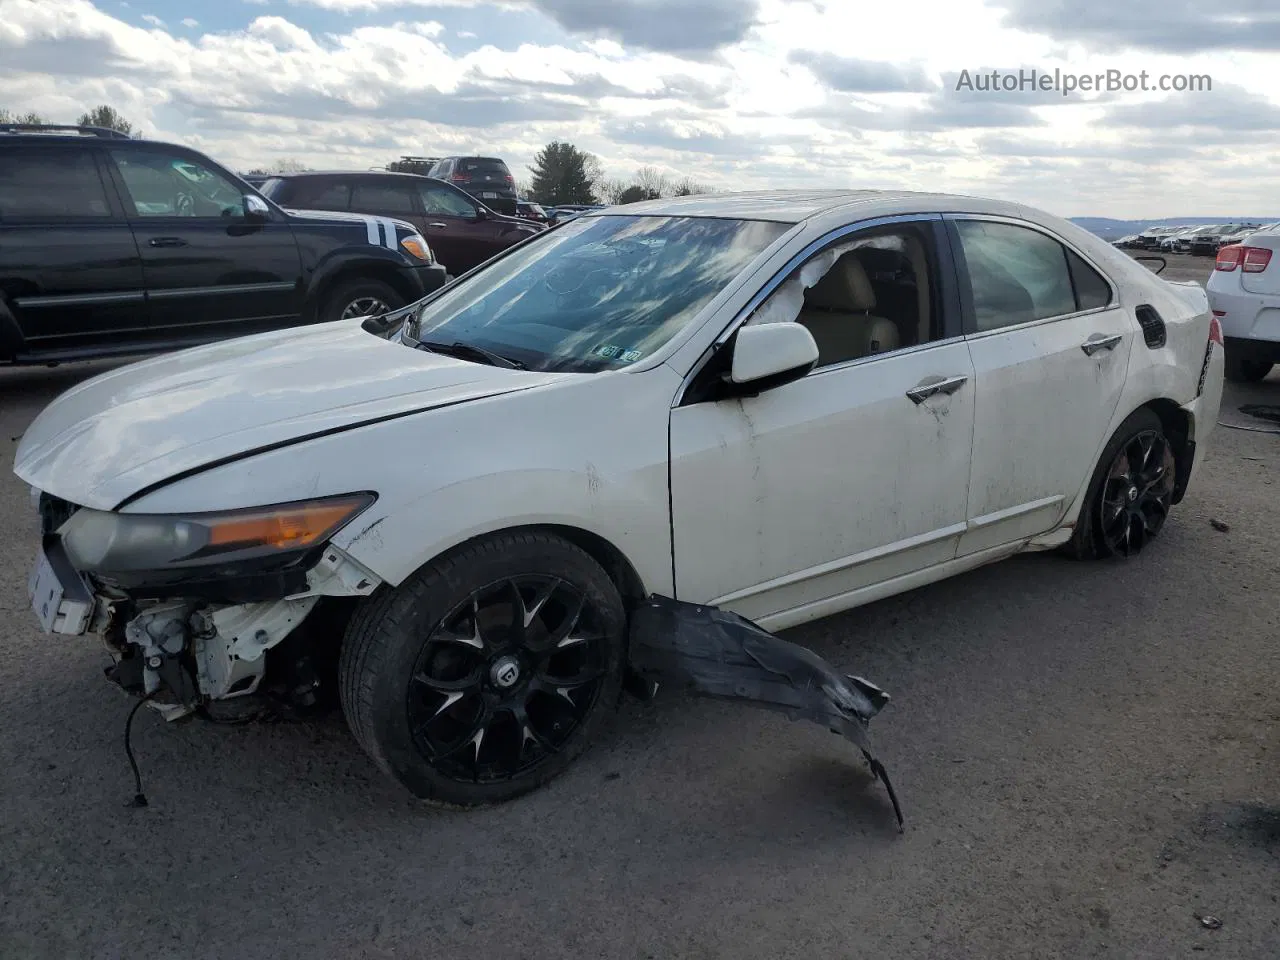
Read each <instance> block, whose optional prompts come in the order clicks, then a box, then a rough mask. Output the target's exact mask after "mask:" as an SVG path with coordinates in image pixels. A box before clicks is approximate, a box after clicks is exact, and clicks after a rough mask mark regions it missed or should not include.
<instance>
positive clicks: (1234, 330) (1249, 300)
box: [1208, 224, 1280, 383]
mask: <svg viewBox="0 0 1280 960" xmlns="http://www.w3.org/2000/svg"><path fill="white" fill-rule="evenodd" d="M1208 291H1209V306H1210V307H1212V308H1213V315H1214V316H1215V317H1217V319H1218V322H1219V323H1220V324H1221V326H1222V333H1223V336H1224V337H1225V338H1226V352H1227V365H1226V375H1227V379H1228V380H1237V381H1240V382H1243V383H1248V382H1251V381H1255V380H1261V379H1263V378H1264V377H1266V375H1267V374H1268V373H1270V372H1271V368H1272V366H1273V365H1275V364H1277V363H1280V224H1272V225H1270V226H1268V227H1265V228H1263V229H1262V230H1259V231H1257V232H1256V233H1251V234H1249V235H1248V236H1246V237H1244V238H1243V239H1241V240H1240V242H1238V243H1232V244H1229V245H1228V246H1225V247H1222V248H1221V249H1220V250H1219V251H1218V259H1217V262H1216V263H1215V264H1214V268H1213V275H1212V276H1211V277H1210V278H1209V283H1208Z"/></svg>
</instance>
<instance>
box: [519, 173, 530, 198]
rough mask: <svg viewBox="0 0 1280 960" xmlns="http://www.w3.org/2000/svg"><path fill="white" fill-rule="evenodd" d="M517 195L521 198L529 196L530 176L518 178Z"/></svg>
mask: <svg viewBox="0 0 1280 960" xmlns="http://www.w3.org/2000/svg"><path fill="white" fill-rule="evenodd" d="M516 196H517V197H519V198H520V199H521V200H523V199H524V198H525V197H527V196H529V178H528V177H517V178H516Z"/></svg>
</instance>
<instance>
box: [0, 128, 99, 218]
mask: <svg viewBox="0 0 1280 960" xmlns="http://www.w3.org/2000/svg"><path fill="white" fill-rule="evenodd" d="M110 216H111V205H110V203H108V201H107V192H106V188H105V187H104V186H103V183H102V178H101V177H100V176H99V175H98V166H97V164H96V163H95V162H94V159H93V154H92V152H90V151H89V150H82V149H75V150H65V149H51V148H50V147H48V146H43V145H41V146H26V145H16V146H6V147H5V149H4V150H3V151H0V220H30V219H36V220H45V219H69V218H76V217H93V218H100V217H110Z"/></svg>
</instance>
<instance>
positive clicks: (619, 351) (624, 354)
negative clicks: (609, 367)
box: [596, 343, 644, 363]
mask: <svg viewBox="0 0 1280 960" xmlns="http://www.w3.org/2000/svg"><path fill="white" fill-rule="evenodd" d="M596 356H599V357H604V358H605V359H606V360H621V361H622V362H623V363H635V362H636V361H637V360H639V359H640V358H641V357H643V356H644V351H642V350H626V349H624V348H622V347H620V346H618V345H617V344H614V343H606V344H605V345H604V346H603V347H597V348H596Z"/></svg>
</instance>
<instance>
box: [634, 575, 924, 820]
mask: <svg viewBox="0 0 1280 960" xmlns="http://www.w3.org/2000/svg"><path fill="white" fill-rule="evenodd" d="M630 639H631V649H630V661H631V663H630V665H631V668H632V669H633V670H634V671H635V672H636V673H638V674H639V675H640V676H642V677H645V678H648V679H651V680H654V681H657V682H660V683H672V684H675V685H678V686H682V687H685V688H686V689H690V690H692V691H693V692H694V693H698V694H701V695H703V696H708V697H714V698H717V699H723V700H743V701H746V702H748V703H752V704H755V705H756V706H759V707H765V708H766V709H771V710H777V711H780V712H782V713H785V714H787V715H788V716H789V717H790V718H791V719H793V720H797V719H798V720H811V721H813V722H814V723H818V724H821V725H822V726H824V727H826V728H827V729H828V730H831V731H832V732H833V733H838V734H840V735H841V736H843V737H845V738H846V739H848V740H849V741H850V742H851V743H853V744H854V745H855V746H856V747H858V749H860V750H861V751H862V754H863V756H864V757H866V760H867V763H868V764H869V765H870V767H871V771H872V773H873V774H875V776H876V777H877V779H879V780H880V782H881V783H883V784H884V786H885V789H886V790H887V791H888V793H889V800H890V801H891V802H892V803H893V812H894V815H895V816H896V817H897V820H898V829H899V830H901V829H902V825H903V819H902V808H901V807H900V806H899V804H898V798H897V796H896V794H895V793H894V790H893V786H892V785H891V784H890V782H889V777H888V774H886V772H885V769H884V765H883V764H881V763H880V761H879V760H878V759H876V757H875V755H874V754H873V753H872V750H871V743H870V739H869V738H868V735H867V727H868V724H869V723H870V721H871V718H872V717H874V716H875V715H876V714H877V713H879V712H880V710H881V709H882V708H883V707H884V705H885V704H886V703H888V702H889V695H888V694H886V693H885V692H884V691H883V690H881V689H880V688H879V687H877V686H876V685H875V684H873V683H870V682H868V681H866V680H863V679H862V678H861V677H854V676H845V675H842V674H840V673H839V672H838V671H836V670H835V668H833V667H832V666H831V665H830V664H829V663H827V662H826V661H825V660H823V659H822V658H821V657H820V656H818V655H817V654H816V653H814V652H813V651H812V650H808V649H806V648H805V647H801V646H798V645H797V644H794V643H790V642H788V641H786V640H783V639H781V638H780V637H776V636H774V635H773V634H771V633H769V632H768V631H767V630H763V629H761V628H760V627H758V626H757V625H756V624H754V623H752V622H751V621H750V620H747V619H746V618H744V617H740V616H738V615H737V614H734V613H729V612H727V611H724V610H721V609H719V608H717V607H707V606H700V605H697V604H692V603H682V602H680V601H678V600H671V599H668V598H667V597H660V596H651V597H649V598H648V599H647V600H645V601H644V603H642V604H640V605H639V606H638V607H637V608H636V609H635V610H634V611H633V612H632V615H631V637H630Z"/></svg>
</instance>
